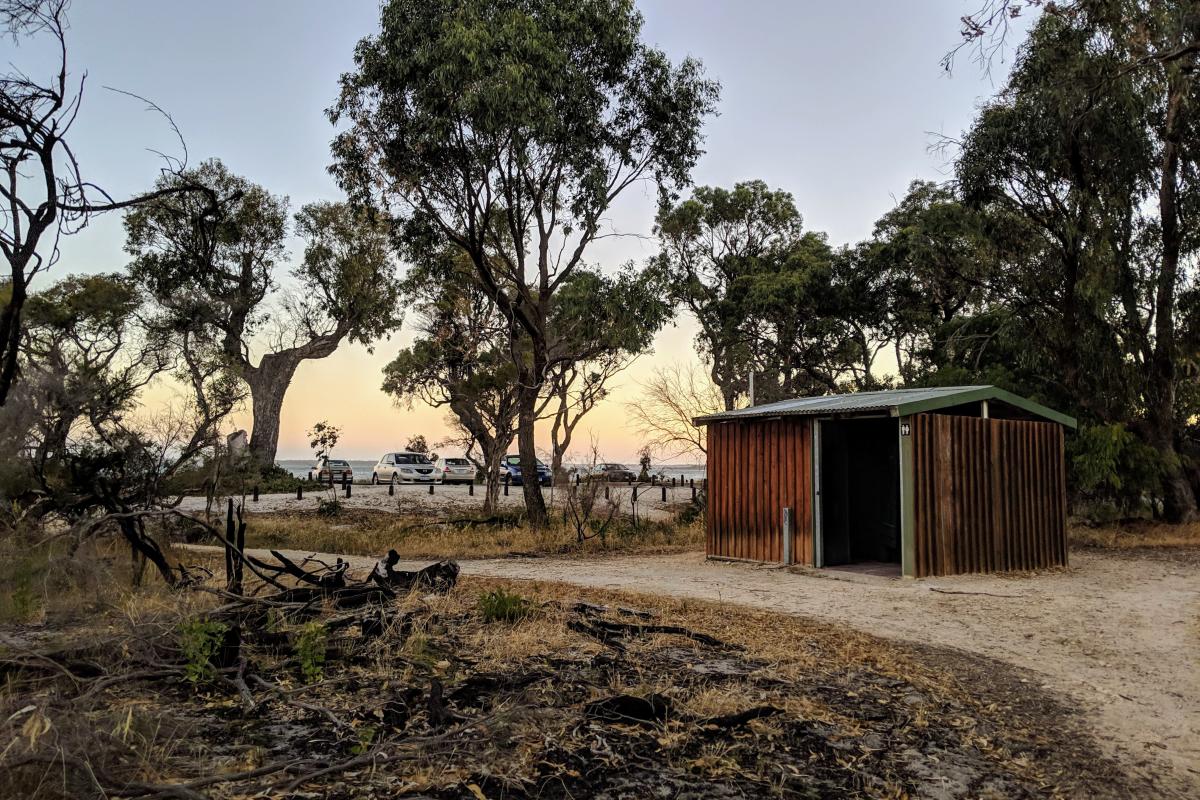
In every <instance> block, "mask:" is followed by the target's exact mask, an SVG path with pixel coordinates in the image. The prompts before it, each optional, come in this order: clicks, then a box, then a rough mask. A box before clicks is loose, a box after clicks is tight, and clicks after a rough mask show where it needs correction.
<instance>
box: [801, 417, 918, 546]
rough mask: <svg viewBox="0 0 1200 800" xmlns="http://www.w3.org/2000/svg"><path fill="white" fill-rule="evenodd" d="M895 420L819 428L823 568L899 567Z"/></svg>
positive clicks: (838, 423) (830, 422)
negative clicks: (880, 565) (843, 566)
mask: <svg viewBox="0 0 1200 800" xmlns="http://www.w3.org/2000/svg"><path fill="white" fill-rule="evenodd" d="M897 424H898V423H897V420H895V419H892V418H890V417H889V418H886V419H849V420H828V421H823V422H822V423H821V453H820V457H821V547H822V559H821V560H822V564H823V566H827V567H833V566H837V565H840V564H860V563H866V562H883V563H895V564H898V563H900V458H899V444H898V441H899V440H898V438H897V434H898V429H897Z"/></svg>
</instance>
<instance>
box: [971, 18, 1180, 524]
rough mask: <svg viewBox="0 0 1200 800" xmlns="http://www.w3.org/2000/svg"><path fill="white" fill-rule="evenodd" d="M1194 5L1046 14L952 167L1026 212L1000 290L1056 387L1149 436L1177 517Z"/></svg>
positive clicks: (1096, 419) (1090, 414)
mask: <svg viewBox="0 0 1200 800" xmlns="http://www.w3.org/2000/svg"><path fill="white" fill-rule="evenodd" d="M1198 40H1200V15H1198V14H1197V12H1196V9H1195V6H1194V4H1191V3H1179V2H1162V3H1158V2H1156V3H1151V2H1129V3H1114V2H1107V1H1106V0H1080V2H1076V3H1069V4H1065V5H1064V6H1063V7H1061V8H1056V9H1055V10H1054V13H1046V14H1043V16H1042V17H1041V19H1040V20H1039V22H1038V23H1037V25H1036V26H1035V27H1034V29H1033V32H1032V33H1031V34H1030V37H1029V39H1028V41H1026V42H1025V43H1024V45H1022V48H1021V50H1020V52H1019V55H1018V59H1017V61H1016V63H1015V66H1014V70H1013V72H1012V75H1011V77H1010V79H1009V81H1008V83H1007V84H1006V86H1005V87H1004V89H1003V91H1002V92H1001V93H1000V95H999V96H998V97H997V98H996V99H995V100H994V101H992V102H990V103H989V104H988V105H986V106H985V107H984V108H983V110H982V111H981V113H980V116H979V119H978V121H977V122H976V123H975V125H974V126H973V127H972V129H971V130H970V131H969V132H968V134H967V136H966V137H965V139H964V141H963V147H962V152H961V154H960V156H959V158H958V161H957V165H956V175H957V179H958V183H959V185H960V187H961V190H962V192H963V196H964V198H965V199H966V200H968V201H969V202H971V203H973V204H975V205H977V206H979V207H981V208H985V209H988V210H994V211H1001V212H1004V213H1006V214H1011V215H1014V216H1018V217H1020V218H1021V219H1022V220H1023V221H1024V222H1025V223H1026V230H1027V231H1029V232H1030V233H1029V234H1027V235H1023V236H1021V237H1019V238H1017V239H1016V240H1015V241H1014V240H1012V239H1008V238H1005V237H1000V238H998V239H997V244H998V245H999V246H1001V247H1007V248H1009V249H1010V251H1011V253H1010V254H1009V255H1008V257H1007V260H1008V261H1009V262H1010V264H1011V265H1012V266H1011V268H1010V269H1009V271H1008V273H1007V274H1006V276H1005V287H1006V291H1005V293H1004V302H1005V305H1006V307H1007V308H1009V309H1010V310H1011V311H1012V312H1013V313H1014V314H1016V315H1018V317H1019V318H1020V319H1021V320H1022V322H1023V323H1024V325H1025V326H1026V334H1027V341H1028V346H1030V347H1040V348H1044V349H1045V351H1046V353H1047V356H1048V357H1049V359H1050V360H1051V362H1052V363H1053V364H1054V365H1055V370H1054V373H1053V374H1047V375H1045V376H1044V379H1045V384H1046V391H1047V392H1048V393H1057V394H1058V395H1059V396H1061V397H1063V398H1065V399H1066V400H1067V401H1068V402H1070V403H1071V404H1072V405H1073V406H1074V407H1075V408H1077V409H1079V411H1080V413H1081V414H1082V415H1083V416H1084V417H1085V419H1086V420H1088V421H1089V423H1091V424H1097V425H1120V426H1124V427H1126V428H1128V429H1129V430H1130V431H1132V432H1133V433H1135V434H1136V435H1137V437H1138V438H1139V439H1140V440H1141V441H1142V442H1144V443H1145V444H1147V445H1149V446H1151V447H1153V448H1154V450H1155V451H1156V452H1157V453H1158V456H1159V462H1160V479H1159V481H1158V486H1157V487H1154V491H1156V492H1157V493H1159V494H1160V495H1161V497H1162V499H1163V510H1164V515H1165V516H1166V518H1168V519H1170V520H1185V519H1190V518H1193V517H1195V516H1196V513H1197V502H1196V488H1197V487H1196V486H1192V485H1190V484H1189V481H1188V477H1187V473H1186V471H1185V469H1184V463H1183V462H1184V458H1183V453H1182V449H1183V448H1184V446H1185V445H1186V442H1185V441H1184V440H1183V433H1184V425H1185V423H1186V421H1187V420H1188V419H1189V418H1190V417H1191V416H1193V415H1194V413H1195V411H1196V408H1194V407H1189V406H1181V405H1180V402H1179V401H1180V400H1181V399H1182V398H1184V397H1186V396H1190V395H1191V394H1193V393H1192V392H1190V391H1186V392H1184V393H1183V394H1181V393H1180V390H1181V387H1183V386H1185V385H1186V383H1188V382H1189V381H1190V380H1191V379H1190V378H1189V376H1188V375H1187V373H1186V372H1185V371H1184V370H1183V369H1181V365H1182V364H1183V363H1184V356H1185V355H1186V354H1185V353H1183V352H1181V345H1182V341H1181V338H1180V328H1181V325H1183V324H1185V323H1186V321H1184V322H1181V321H1180V319H1179V317H1178V311H1179V300H1180V293H1181V290H1187V289H1188V288H1190V286H1191V285H1192V284H1193V283H1194V280H1195V275H1194V273H1192V272H1191V271H1189V268H1188V265H1189V264H1191V263H1193V262H1194V260H1195V258H1196V255H1197V252H1198V247H1200V240H1198V239H1197V237H1195V236H1193V235H1191V233H1190V231H1194V230H1196V229H1197V225H1196V224H1195V223H1196V222H1197V220H1196V216H1197V211H1198V210H1200V202H1198V201H1200V195H1198V193H1197V190H1196V184H1195V181H1194V180H1192V179H1191V177H1190V176H1192V175H1194V174H1195V172H1196V169H1197V157H1198V156H1200V151H1198V150H1197V149H1196V148H1195V147H1194V146H1193V145H1192V143H1193V142H1195V141H1198V140H1200V136H1197V134H1198V133H1200V131H1198V129H1197V122H1198V119H1200V118H1198V117H1197V114H1196V111H1195V109H1196V108H1197V100H1200V92H1198V88H1200V81H1198V78H1197V75H1198V74H1200V70H1198V66H1200V64H1198V63H1197V62H1198V59H1200V47H1197V46H1196V42H1197V41H1198Z"/></svg>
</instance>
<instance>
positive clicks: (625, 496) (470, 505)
mask: <svg viewBox="0 0 1200 800" xmlns="http://www.w3.org/2000/svg"><path fill="white" fill-rule="evenodd" d="M662 488H663V487H661V486H653V487H652V486H650V485H649V484H641V485H640V487H638V513H639V514H640V515H641V517H642V518H643V519H667V518H669V517H670V511H668V510H667V507H668V506H671V505H677V504H679V503H686V502H688V501H689V500H691V497H692V491H691V489H690V488H687V487H680V486H676V487H671V486H668V487H667V501H666V503H663V500H662ZM608 490H609V496H610V497H611V499H612V500H613V501H615V502H617V503H619V504H620V513H622V514H628V513H630V511H631V508H632V502H631V501H632V495H633V488H632V487H629V486H627V485H625V484H623V483H613V484H609V486H608ZM542 491H543V492H544V493H545V497H546V502H547V503H552V504H554V503H560V502H561V501H562V499H563V497H564V496H565V493H566V491H567V490H566V489H565V488H564V487H562V486H557V487H554V488H553V489H551V488H549V487H545V488H543V489H542ZM500 492H501V493H500V506H501V508H511V509H514V510H516V509H521V508H524V507H525V501H524V499H523V498H522V496H521V487H520V486H512V487H509V494H508V496H507V497H506V496H505V495H504V489H503V487H501V490H500ZM336 494H337V499H338V501H339V502H341V503H342V504H343V505H345V506H347V507H349V508H370V509H376V510H379V511H391V512H394V513H403V514H429V513H430V512H434V513H438V514H458V513H462V514H468V513H477V512H478V511H479V507H480V506H481V505H482V504H483V487H482V486H478V485H476V486H475V495H474V496H473V497H472V496H471V495H470V494H468V487H467V486H465V485H463V484H451V485H437V484H435V485H434V487H433V494H432V495H431V494H429V485H428V484H425V485H417V484H399V485H397V486H396V493H395V495H394V496H393V495H389V494H388V487H387V486H386V485H383V486H372V485H370V484H357V483H356V484H354V486H353V488H352V489H351V490H350V497H349V498H347V497H346V496H345V493H344V492H342V490H341V487H340V486H339V487H338V488H337V490H336ZM328 496H329V491H328V490H327V489H326V490H321V491H307V490H306V491H305V493H304V499H303V500H297V499H296V495H295V494H264V495H259V498H258V502H254V500H253V499H252V498H251V497H250V495H247V496H246V498H245V500H246V509H247V510H248V511H250V512H252V513H269V512H274V511H312V510H314V509H316V507H317V501H318V499H319V498H321V497H328ZM233 500H234V502H235V503H240V502H241V501H242V498H241V497H240V496H238V497H235V498H233ZM204 504H205V499H204V498H203V497H185V498H184V499H183V502H182V503H180V505H179V508H180V510H181V511H203V510H204ZM224 505H225V499H224V498H221V499H219V500H218V501H217V502H216V503H215V504H214V508H217V509H220V508H223V507H224Z"/></svg>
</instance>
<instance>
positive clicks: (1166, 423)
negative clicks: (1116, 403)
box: [1146, 77, 1197, 522]
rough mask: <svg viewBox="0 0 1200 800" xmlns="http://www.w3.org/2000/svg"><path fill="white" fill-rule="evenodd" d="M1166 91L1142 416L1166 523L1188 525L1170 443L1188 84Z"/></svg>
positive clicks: (1189, 504) (1190, 502)
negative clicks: (1158, 257) (1150, 345)
mask: <svg viewBox="0 0 1200 800" xmlns="http://www.w3.org/2000/svg"><path fill="white" fill-rule="evenodd" d="M1169 87H1170V88H1169V89H1168V97H1167V115H1166V119H1165V121H1164V128H1163V152H1162V173H1161V176H1160V178H1159V190H1158V210H1159V220H1160V225H1161V230H1162V268H1161V269H1160V271H1159V274H1158V285H1157V287H1156V297H1155V318H1154V357H1153V359H1152V360H1151V362H1150V369H1149V375H1148V377H1147V381H1146V394H1147V398H1146V399H1147V403H1146V407H1147V408H1146V410H1147V414H1146V416H1147V421H1148V423H1149V428H1150V431H1151V444H1153V445H1154V447H1155V449H1156V450H1158V452H1159V455H1160V456H1161V458H1162V464H1163V469H1164V476H1163V517H1164V518H1165V519H1166V521H1167V522H1188V521H1191V520H1193V519H1195V518H1196V516H1197V514H1196V495H1195V493H1194V492H1193V491H1192V487H1191V484H1190V483H1189V482H1188V480H1187V475H1186V474H1185V473H1184V470H1183V464H1182V462H1181V460H1180V458H1179V451H1178V449H1177V448H1176V441H1175V440H1176V430H1175V429H1176V424H1175V357H1176V353H1175V300H1176V289H1177V284H1178V281H1179V253H1180V248H1181V244H1182V243H1181V237H1182V234H1181V232H1180V230H1179V201H1178V196H1177V191H1178V181H1179V140H1180V136H1181V125H1180V119H1179V117H1180V113H1181V106H1182V104H1183V102H1184V99H1185V89H1186V87H1187V83H1186V82H1185V81H1183V80H1180V79H1179V78H1178V77H1175V79H1174V80H1171V81H1170V83H1169Z"/></svg>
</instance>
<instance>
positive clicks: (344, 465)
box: [325, 459, 350, 467]
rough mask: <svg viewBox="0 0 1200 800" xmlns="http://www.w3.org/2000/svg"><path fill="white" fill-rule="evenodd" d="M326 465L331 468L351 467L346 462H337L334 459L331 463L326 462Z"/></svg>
mask: <svg viewBox="0 0 1200 800" xmlns="http://www.w3.org/2000/svg"><path fill="white" fill-rule="evenodd" d="M325 463H326V464H328V465H329V466H331V467H348V466H350V465H349V464H347V463H346V462H345V461H336V460H332V459H331V460H329V461H326V462H325Z"/></svg>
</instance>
